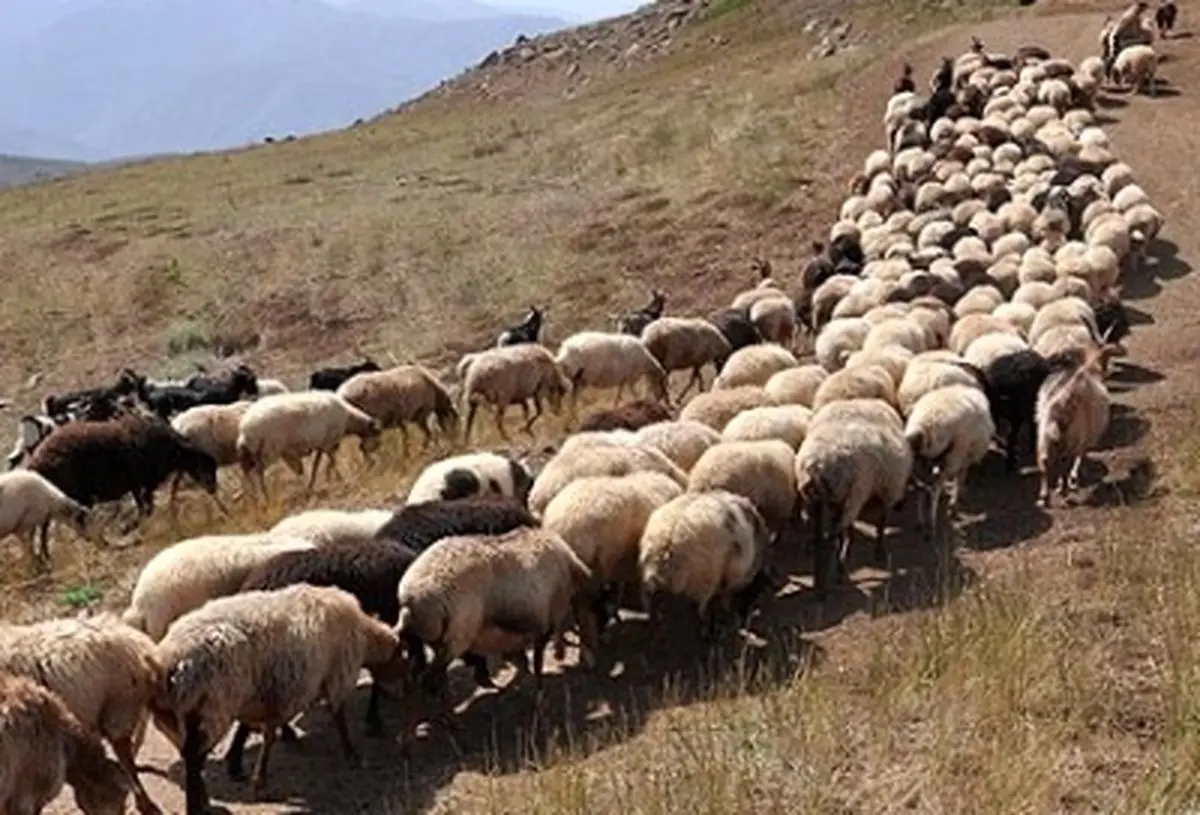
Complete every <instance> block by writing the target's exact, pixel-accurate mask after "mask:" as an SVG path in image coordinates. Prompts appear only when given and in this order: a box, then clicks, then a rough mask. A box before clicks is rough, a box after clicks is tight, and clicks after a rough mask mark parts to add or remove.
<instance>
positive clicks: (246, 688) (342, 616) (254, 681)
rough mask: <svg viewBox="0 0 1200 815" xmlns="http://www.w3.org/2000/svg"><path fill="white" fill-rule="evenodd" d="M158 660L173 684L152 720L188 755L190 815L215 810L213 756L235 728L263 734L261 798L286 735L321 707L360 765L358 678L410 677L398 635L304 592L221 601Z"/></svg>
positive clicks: (342, 597)
mask: <svg viewBox="0 0 1200 815" xmlns="http://www.w3.org/2000/svg"><path fill="white" fill-rule="evenodd" d="M156 654H157V657H158V660H159V662H160V663H161V664H162V665H163V668H164V670H165V673H166V678H165V680H164V681H163V683H162V684H161V687H160V690H159V693H158V694H157V695H156V697H155V698H154V699H153V700H152V701H151V704H150V711H151V714H152V715H153V717H154V723H155V725H156V726H157V727H158V729H159V730H160V731H162V733H163V734H164V735H165V736H166V737H167V738H168V739H169V740H170V741H171V742H172V744H174V745H175V746H176V747H177V748H178V749H179V751H180V753H181V754H182V757H183V760H184V765H185V774H186V784H185V790H186V796H187V812H188V815H199V813H204V812H207V811H208V800H209V799H208V790H207V787H206V785H205V783H204V775H203V772H204V763H205V757H206V756H207V754H208V752H209V750H211V749H212V747H213V745H214V744H215V743H216V742H217V741H218V740H219V739H220V738H221V737H222V736H223V735H224V734H225V732H226V731H227V730H228V729H229V727H230V725H232V724H233V723H234V722H235V721H239V722H243V723H245V724H246V725H249V726H252V727H258V728H260V729H261V730H262V733H263V745H262V751H261V752H260V753H259V756H258V763H257V765H256V766H255V769H254V773H253V775H252V777H251V783H252V785H253V787H254V789H255V790H259V791H261V790H262V789H263V788H264V787H265V785H266V781H267V762H268V759H269V757H270V754H271V748H272V747H273V746H274V743H275V741H276V738H277V734H278V733H279V729H280V728H281V727H282V726H284V725H286V724H287V723H288V721H290V720H291V719H292V718H294V717H295V716H296V715H298V714H300V713H302V712H304V711H305V710H307V709H308V708H309V707H311V706H312V705H313V704H314V703H316V702H317V701H320V700H324V701H325V702H326V703H327V704H328V706H329V710H330V712H331V714H332V716H333V721H334V724H335V726H336V730H337V734H338V737H339V740H340V741H341V744H342V749H343V752H344V753H345V755H346V757H347V759H348V760H349V761H350V762H351V763H353V764H357V763H359V759H358V753H357V751H356V750H355V748H354V744H353V742H352V740H351V738H350V732H349V727H348V726H347V723H346V715H345V703H346V699H347V697H348V696H349V695H350V693H351V691H353V690H354V687H355V685H356V683H357V680H358V674H359V672H360V671H361V670H362V668H364V667H366V668H368V670H370V671H371V672H372V674H373V675H374V676H375V679H376V681H381V680H382V681H385V682H389V683H397V682H399V681H400V680H401V679H402V678H403V676H404V674H405V672H406V669H405V665H404V659H403V650H402V648H401V647H400V641H399V639H398V638H397V637H396V634H395V633H394V632H393V631H392V630H391V629H389V628H388V627H387V626H386V625H385V624H384V623H382V622H380V621H379V620H376V619H374V618H373V617H370V616H368V615H367V614H366V613H365V612H364V611H363V610H362V609H361V608H360V607H359V605H358V601H357V600H355V599H354V596H353V595H351V594H349V593H347V592H344V591H342V590H341V589H337V588H333V587H330V586H309V585H304V584H301V585H296V586H289V587H287V588H284V589H279V590H278V591H252V592H245V593H242V594H236V595H234V596H232V597H223V598H220V599H218V600H213V601H211V602H209V603H207V604H206V605H204V606H203V607H201V608H198V609H196V610H195V611H192V612H190V613H188V614H186V615H184V616H183V617H181V618H179V619H178V620H176V621H175V623H174V624H173V625H172V626H171V628H170V630H169V631H168V632H167V636H166V637H165V638H164V639H163V640H162V642H160V643H159V644H158V647H157V648H156ZM392 687H396V685H394V684H393V685H392Z"/></svg>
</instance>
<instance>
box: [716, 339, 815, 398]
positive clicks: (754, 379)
mask: <svg viewBox="0 0 1200 815" xmlns="http://www.w3.org/2000/svg"><path fill="white" fill-rule="evenodd" d="M798 364H799V363H798V362H797V361H796V357H795V356H794V355H793V354H792V352H791V351H788V350H787V349H785V348H783V347H781V346H779V345H774V344H765V345H752V346H749V347H747V348H743V349H741V350H740V351H734V352H733V354H731V355H730V356H729V359H727V360H726V361H725V364H724V366H722V367H721V372H720V373H719V374H717V378H716V379H715V380H713V384H712V387H713V390H729V389H732V388H740V387H746V386H759V387H761V386H762V385H765V384H767V380H769V379H770V378H771V377H772V376H773V375H774V374H777V373H779V372H780V371H783V370H786V369H788V368H795V367H796V366H797V365H798Z"/></svg>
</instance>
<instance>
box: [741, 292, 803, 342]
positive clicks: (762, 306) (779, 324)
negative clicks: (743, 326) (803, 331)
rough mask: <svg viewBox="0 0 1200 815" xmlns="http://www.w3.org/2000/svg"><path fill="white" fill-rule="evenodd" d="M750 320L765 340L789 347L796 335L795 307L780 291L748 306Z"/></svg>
mask: <svg viewBox="0 0 1200 815" xmlns="http://www.w3.org/2000/svg"><path fill="white" fill-rule="evenodd" d="M750 322H752V323H754V327H755V328H757V329H758V333H759V335H760V336H761V337H762V338H763V339H764V340H766V341H767V342H773V343H777V344H779V345H781V346H783V347H784V348H790V347H791V346H792V342H793V341H794V340H795V337H796V307H795V306H794V305H793V304H792V299H791V298H790V297H787V296H786V295H784V294H783V293H782V292H780V293H779V295H778V296H774V297H764V298H762V299H759V300H757V301H755V303H754V304H753V305H751V306H750Z"/></svg>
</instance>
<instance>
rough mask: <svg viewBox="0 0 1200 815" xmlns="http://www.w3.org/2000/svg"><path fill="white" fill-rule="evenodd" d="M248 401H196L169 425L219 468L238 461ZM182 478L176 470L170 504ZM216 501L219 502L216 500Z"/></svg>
mask: <svg viewBox="0 0 1200 815" xmlns="http://www.w3.org/2000/svg"><path fill="white" fill-rule="evenodd" d="M283 392H284V393H286V392H287V391H283ZM259 393H260V395H261V396H268V395H270V394H268V393H265V392H264V391H262V390H261V388H260V390H259ZM251 404H253V402H251V401H249V400H245V401H241V402H233V403H232V404H228V405H197V406H196V407H193V408H188V409H187V410H185V411H183V412H182V413H178V414H176V415H175V416H173V417H172V418H171V427H173V428H175V432H177V433H179V435H181V436H183V437H184V438H185V439H187V440H188V441H190V442H191V443H192V444H193V445H195V446H196V447H197V448H198V449H199V450H201V451H203V452H205V453H208V454H209V455H210V456H212V457H213V461H215V462H216V464H217V467H218V468H220V467H230V466H233V465H234V464H237V463H238V455H237V438H238V428H239V426H240V425H241V421H242V416H243V415H245V413H246V410H247V409H248V408H249V407H250V405H251ZM182 482H183V475H182V474H179V473H177V474H176V476H175V478H174V480H173V481H172V482H171V493H170V496H169V497H168V503H169V504H170V505H171V506H174V505H175V500H176V496H177V495H178V493H179V487H180V485H181V484H182ZM214 500H216V499H215V495H214ZM217 505H218V506H221V502H220V501H219V500H217Z"/></svg>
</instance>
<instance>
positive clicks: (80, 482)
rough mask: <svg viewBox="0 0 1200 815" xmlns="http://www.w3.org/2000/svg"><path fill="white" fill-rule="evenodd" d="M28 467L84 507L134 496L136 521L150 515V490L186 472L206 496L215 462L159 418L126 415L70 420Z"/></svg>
mask: <svg viewBox="0 0 1200 815" xmlns="http://www.w3.org/2000/svg"><path fill="white" fill-rule="evenodd" d="M28 466H29V469H30V470H32V471H34V472H36V473H39V474H41V475H42V476H44V477H45V478H46V479H47V480H48V481H50V482H51V483H52V484H54V485H55V486H56V487H58V488H59V489H60V490H62V491H63V492H64V493H65V494H66V495H67V496H69V497H70V498H71V499H73V500H74V501H77V502H78V503H80V504H82V505H83V506H85V507H91V506H93V505H94V504H96V503H97V502H103V501H115V500H118V499H120V498H123V497H124V496H125V495H128V494H132V495H133V499H134V501H135V502H136V503H137V509H138V514H137V519H136V521H135V523H136V522H137V521H141V520H143V519H144V518H146V517H148V516H149V515H150V513H151V512H153V511H154V491H155V490H156V489H158V487H159V485H161V484H162V483H163V482H164V481H165V480H166V479H167V478H168V477H170V476H171V475H173V474H175V473H180V472H182V473H185V474H186V475H188V476H190V477H191V478H193V479H194V480H195V481H197V482H198V483H199V484H200V486H201V487H203V488H204V490H205V491H206V492H208V493H209V494H210V495H215V494H216V491H217V463H216V461H215V460H214V459H213V457H212V456H210V455H209V454H208V453H205V452H204V451H202V450H200V449H199V448H197V447H196V446H195V445H194V444H192V442H190V441H188V440H187V439H186V438H184V437H183V436H181V435H180V434H179V433H178V432H176V431H175V429H174V428H172V427H171V426H170V425H169V424H167V423H166V422H165V421H163V420H162V419H159V418H157V417H149V416H144V415H140V414H136V413H130V414H126V415H123V416H120V417H118V418H116V419H111V420H109V421H104V422H72V423H70V424H67V425H63V426H62V427H60V428H58V429H57V430H55V431H54V432H53V433H51V434H50V435H49V436H48V437H47V438H46V440H45V441H43V442H42V443H41V444H40V445H39V446H38V448H37V449H36V450H35V451H34V453H33V455H32V456H31V457H30V459H29V465H28Z"/></svg>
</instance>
